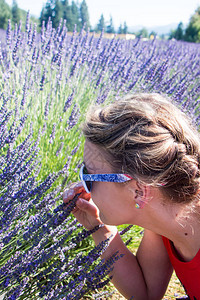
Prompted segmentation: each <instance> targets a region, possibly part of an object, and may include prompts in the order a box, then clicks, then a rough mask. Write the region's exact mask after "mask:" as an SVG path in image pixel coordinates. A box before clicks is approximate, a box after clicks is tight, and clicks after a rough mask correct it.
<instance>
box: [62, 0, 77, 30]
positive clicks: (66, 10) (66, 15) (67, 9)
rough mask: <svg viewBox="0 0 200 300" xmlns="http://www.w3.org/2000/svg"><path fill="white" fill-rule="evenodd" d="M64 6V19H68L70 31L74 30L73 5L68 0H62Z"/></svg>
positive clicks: (67, 23) (67, 24)
mask: <svg viewBox="0 0 200 300" xmlns="http://www.w3.org/2000/svg"><path fill="white" fill-rule="evenodd" d="M62 7H63V19H65V20H66V26H67V29H68V31H73V29H74V22H73V16H72V7H71V6H70V5H69V2H68V0H63V1H62Z"/></svg>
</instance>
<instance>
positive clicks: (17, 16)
mask: <svg viewBox="0 0 200 300" xmlns="http://www.w3.org/2000/svg"><path fill="white" fill-rule="evenodd" d="M11 13H12V23H13V25H15V24H18V23H19V21H20V19H21V16H20V10H19V7H18V5H17V1H16V0H13V2H12V8H11Z"/></svg>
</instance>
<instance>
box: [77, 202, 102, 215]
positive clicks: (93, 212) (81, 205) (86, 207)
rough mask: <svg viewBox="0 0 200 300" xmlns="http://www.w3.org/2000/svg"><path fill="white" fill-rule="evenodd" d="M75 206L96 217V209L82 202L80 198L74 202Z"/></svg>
mask: <svg viewBox="0 0 200 300" xmlns="http://www.w3.org/2000/svg"><path fill="white" fill-rule="evenodd" d="M76 206H77V207H78V208H79V209H80V210H82V211H85V212H87V213H89V214H91V215H97V214H98V209H97V207H96V205H95V204H92V203H90V202H89V201H87V200H84V199H82V198H79V199H78V200H77V202H76Z"/></svg>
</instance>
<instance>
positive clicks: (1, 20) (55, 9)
mask: <svg viewBox="0 0 200 300" xmlns="http://www.w3.org/2000/svg"><path fill="white" fill-rule="evenodd" d="M26 14H27V12H26V11H25V10H22V9H20V8H19V7H18V5H17V1H16V0H13V2H12V5H11V6H9V5H8V4H7V3H6V1H5V0H0V28H3V29H6V28H7V24H8V20H9V19H10V20H11V24H12V27H14V26H15V24H18V23H19V21H20V20H21V21H22V29H23V27H24V26H25V20H26ZM49 18H51V21H52V26H53V27H54V28H57V27H58V24H59V22H60V19H61V18H62V19H65V20H66V26H67V28H68V30H69V31H73V29H74V26H75V24H76V29H77V31H80V29H81V28H83V26H85V29H86V30H87V29H89V30H90V31H95V32H102V31H104V32H107V33H118V34H126V33H133V32H130V31H129V30H128V26H127V24H126V22H124V23H123V24H120V26H119V28H118V29H115V27H114V23H113V18H112V16H110V19H109V21H106V20H105V18H104V15H103V14H101V16H100V19H99V21H98V23H97V25H96V26H95V27H94V28H92V26H91V25H90V18H89V12H88V7H87V3H86V0H82V1H81V3H79V2H77V1H71V4H70V3H69V1H68V0H47V1H46V4H45V5H44V6H43V8H42V11H41V14H40V18H39V19H37V18H35V17H33V16H31V21H32V22H33V23H36V24H39V25H40V27H41V26H42V23H43V22H45V24H47V22H48V20H49ZM38 27H39V26H38ZM134 34H135V35H136V36H137V37H144V38H149V37H150V36H151V35H152V36H155V35H156V32H151V33H150V34H149V33H148V31H147V29H146V28H142V29H141V30H139V31H138V32H136V33H134ZM169 38H170V39H172V38H175V39H176V40H183V41H187V42H194V43H199V42H200V6H199V7H198V8H197V9H196V11H195V12H194V14H193V15H192V16H191V18H190V21H189V24H188V25H187V27H186V28H184V26H183V23H182V22H180V23H179V24H178V27H177V28H176V30H173V31H172V32H171V33H170V36H169Z"/></svg>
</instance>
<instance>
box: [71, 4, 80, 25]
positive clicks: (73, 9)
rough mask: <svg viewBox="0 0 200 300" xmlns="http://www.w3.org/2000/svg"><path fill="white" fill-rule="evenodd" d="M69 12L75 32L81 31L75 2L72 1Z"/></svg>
mask: <svg viewBox="0 0 200 300" xmlns="http://www.w3.org/2000/svg"><path fill="white" fill-rule="evenodd" d="M71 12H72V19H73V26H74V25H75V24H76V26H77V31H79V30H80V29H81V24H80V15H79V7H78V6H77V5H76V3H75V1H72V5H71Z"/></svg>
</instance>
